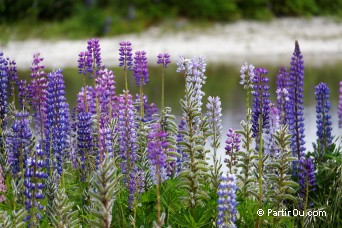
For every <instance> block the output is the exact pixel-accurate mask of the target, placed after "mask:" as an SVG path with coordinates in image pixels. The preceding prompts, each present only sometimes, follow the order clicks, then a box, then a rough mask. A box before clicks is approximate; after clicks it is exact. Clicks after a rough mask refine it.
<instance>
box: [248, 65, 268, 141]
mask: <svg viewBox="0 0 342 228" xmlns="http://www.w3.org/2000/svg"><path fill="white" fill-rule="evenodd" d="M267 73H268V70H266V69H264V68H256V69H255V70H254V74H255V76H254V77H253V78H252V81H253V92H252V94H253V108H252V131H253V135H252V136H253V137H254V138H258V139H259V134H260V132H261V133H266V134H268V133H269V127H270V126H269V114H270V100H269V97H270V94H269V92H268V90H269V89H270V86H269V85H268V82H269V79H268V78H267V77H266V76H263V75H265V74H267ZM259 140H260V139H259Z"/></svg>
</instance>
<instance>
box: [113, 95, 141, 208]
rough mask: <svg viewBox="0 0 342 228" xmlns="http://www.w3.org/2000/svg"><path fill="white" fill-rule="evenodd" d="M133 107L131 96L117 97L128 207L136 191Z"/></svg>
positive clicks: (135, 147)
mask: <svg viewBox="0 0 342 228" xmlns="http://www.w3.org/2000/svg"><path fill="white" fill-rule="evenodd" d="M134 122H135V121H134V106H133V101H132V95H131V94H129V93H128V91H124V94H121V95H120V96H119V97H118V123H117V129H118V142H119V151H120V154H119V155H120V157H121V164H120V167H121V172H122V173H123V174H124V175H125V182H126V183H128V186H127V187H128V189H129V197H128V205H129V207H131V205H132V203H133V202H134V196H135V193H136V190H137V183H136V180H135V179H134V176H135V175H133V170H134V169H136V164H135V162H136V160H137V154H136V150H137V144H136V140H137V135H136V130H135V125H134Z"/></svg>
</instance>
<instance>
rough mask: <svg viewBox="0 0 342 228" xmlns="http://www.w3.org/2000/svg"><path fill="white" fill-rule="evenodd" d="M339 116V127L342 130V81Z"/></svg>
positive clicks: (341, 82) (341, 84)
mask: <svg viewBox="0 0 342 228" xmlns="http://www.w3.org/2000/svg"><path fill="white" fill-rule="evenodd" d="M337 115H338V127H339V128H342V81H340V95H339V102H338V110H337Z"/></svg>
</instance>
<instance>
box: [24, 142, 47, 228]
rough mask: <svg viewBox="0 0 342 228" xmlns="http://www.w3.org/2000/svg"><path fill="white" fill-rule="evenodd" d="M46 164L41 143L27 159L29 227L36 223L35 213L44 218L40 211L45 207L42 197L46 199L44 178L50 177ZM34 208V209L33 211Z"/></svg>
mask: <svg viewBox="0 0 342 228" xmlns="http://www.w3.org/2000/svg"><path fill="white" fill-rule="evenodd" d="M45 166H46V164H45V161H44V151H43V150H42V148H41V145H40V143H39V144H38V145H37V146H36V149H35V152H34V153H33V155H28V156H27V157H26V160H25V172H24V178H25V179H24V187H25V189H24V195H25V196H26V201H25V205H26V210H27V211H28V212H29V215H28V216H27V217H26V219H25V220H26V221H28V226H29V227H30V225H32V224H35V222H33V220H35V218H33V217H32V214H35V216H36V218H37V219H38V220H40V219H41V218H42V216H41V215H40V213H39V211H41V210H43V209H44V206H43V205H42V199H44V195H43V189H44V188H45V184H44V180H45V179H47V177H48V175H47V174H46V173H45V172H44V171H43V170H44V169H45ZM34 209H37V210H34ZM32 210H34V212H33V213H32V212H31V211H32Z"/></svg>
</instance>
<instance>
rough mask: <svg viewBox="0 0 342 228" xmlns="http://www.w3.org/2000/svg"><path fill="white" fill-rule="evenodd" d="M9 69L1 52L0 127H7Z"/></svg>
mask: <svg viewBox="0 0 342 228" xmlns="http://www.w3.org/2000/svg"><path fill="white" fill-rule="evenodd" d="M9 81H10V78H9V68H8V62H7V60H6V59H5V58H4V57H3V52H0V127H1V128H3V127H4V126H5V115H6V113H7V106H8V101H7V99H8V96H9V94H8V86H9Z"/></svg>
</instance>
